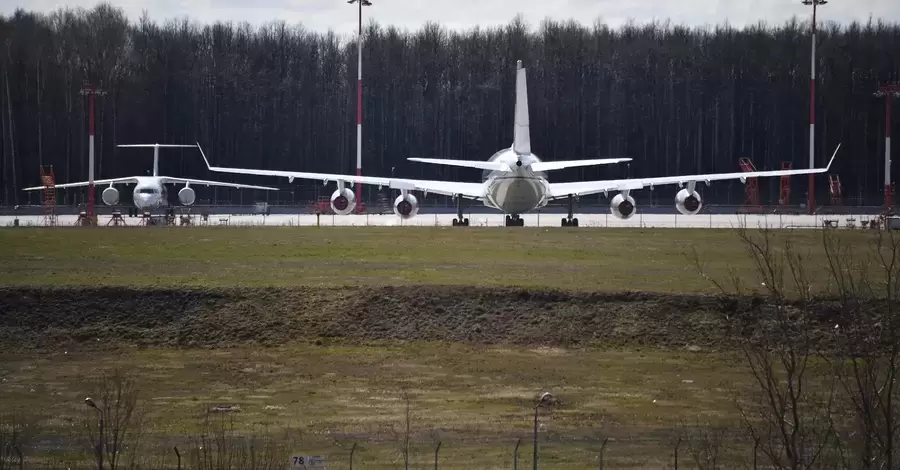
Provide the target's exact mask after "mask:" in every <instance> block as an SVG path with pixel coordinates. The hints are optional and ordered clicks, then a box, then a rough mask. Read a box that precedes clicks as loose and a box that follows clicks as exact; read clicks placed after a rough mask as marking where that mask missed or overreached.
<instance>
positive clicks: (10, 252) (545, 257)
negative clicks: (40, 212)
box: [0, 227, 874, 292]
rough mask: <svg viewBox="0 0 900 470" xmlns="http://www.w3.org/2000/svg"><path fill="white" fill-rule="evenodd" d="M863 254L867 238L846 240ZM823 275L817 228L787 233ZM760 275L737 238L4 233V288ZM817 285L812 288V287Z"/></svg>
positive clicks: (690, 285)
mask: <svg viewBox="0 0 900 470" xmlns="http://www.w3.org/2000/svg"><path fill="white" fill-rule="evenodd" d="M840 236H842V237H846V238H847V239H848V241H850V242H851V243H852V244H853V246H854V248H855V249H865V247H866V246H868V244H869V242H870V240H871V239H872V237H874V235H873V234H871V233H866V232H851V231H846V232H843V231H842V232H841V235H840ZM785 237H792V238H793V239H794V241H795V243H796V246H798V247H800V249H801V250H804V251H808V253H809V255H810V256H809V259H810V261H809V262H810V263H811V265H810V266H809V269H807V272H808V273H810V274H811V275H812V276H814V279H813V281H814V285H816V286H817V287H819V286H824V285H825V282H824V279H825V278H826V277H827V269H826V262H825V260H824V257H823V256H822V255H823V251H822V243H821V237H822V234H821V231H818V230H797V231H791V232H788V231H781V232H778V234H777V235H776V238H777V239H784V238H785ZM694 248H696V249H697V250H698V251H699V252H700V253H701V257H702V259H703V260H704V261H705V262H707V263H708V266H707V268H708V270H709V272H710V274H711V275H713V276H715V277H718V278H720V279H724V278H725V277H726V276H727V271H728V268H729V267H734V268H736V269H737V270H738V273H740V275H741V276H742V277H744V280H746V281H749V282H750V283H751V285H752V284H753V282H754V281H755V270H754V266H753V265H752V262H751V260H750V258H749V257H748V256H747V254H746V251H745V246H744V245H743V244H742V243H741V241H740V240H739V239H738V237H737V235H736V234H735V233H734V232H733V231H732V230H724V229H723V230H716V229H590V228H579V229H573V230H564V229H557V228H554V229H547V228H527V227H525V228H514V229H466V228H461V227H444V228H441V227H403V228H393V227H365V228H357V227H300V228H289V227H257V228H219V227H210V228H201V227H193V228H126V229H114V228H99V229H84V228H74V227H73V228H53V229H47V228H18V229H9V230H2V231H0V264H2V265H3V266H4V269H3V270H2V271H0V284H7V285H22V284H91V285H97V284H106V285H134V286H149V285H153V286H235V285H241V286H295V285H331V286H333V285H359V284H364V285H408V284H449V285H479V286H523V287H542V288H560V289H566V290H581V291H598V290H602V291H621V290H644V291H657V292H711V291H712V288H711V286H710V284H709V283H708V282H705V281H703V280H701V279H700V278H699V277H698V275H697V273H696V270H695V268H694V266H693V263H692V262H691V261H690V260H689V259H688V258H689V256H690V254H691V252H692V250H693V249H694ZM817 280H818V281H821V282H815V281H817Z"/></svg>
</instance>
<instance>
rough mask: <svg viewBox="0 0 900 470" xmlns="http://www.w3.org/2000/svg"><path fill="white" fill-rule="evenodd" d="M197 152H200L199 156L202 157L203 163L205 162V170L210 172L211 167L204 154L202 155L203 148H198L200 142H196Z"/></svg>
mask: <svg viewBox="0 0 900 470" xmlns="http://www.w3.org/2000/svg"><path fill="white" fill-rule="evenodd" d="M197 150H200V155H201V156H202V157H203V161H204V162H206V169H207V170H212V167H211V166H210V165H209V160H207V159H206V154H205V153H203V148H202V147H200V142H197Z"/></svg>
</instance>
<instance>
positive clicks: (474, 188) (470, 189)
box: [197, 143, 484, 199]
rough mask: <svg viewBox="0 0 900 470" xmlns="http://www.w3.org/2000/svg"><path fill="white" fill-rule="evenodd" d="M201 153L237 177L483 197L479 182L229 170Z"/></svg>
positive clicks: (475, 197)
mask: <svg viewBox="0 0 900 470" xmlns="http://www.w3.org/2000/svg"><path fill="white" fill-rule="evenodd" d="M197 148H199V149H200V154H201V155H203V161H205V162H206V167H207V168H209V170H210V171H215V172H220V173H236V174H239V175H261V176H280V177H283V178H287V179H288V181H290V182H293V181H294V178H300V179H307V180H319V181H323V182H326V183H327V182H328V181H346V182H349V183H357V182H358V183H362V184H371V185H375V186H379V187H381V186H387V187H389V188H393V189H406V190H410V191H422V192H425V193H435V194H442V195H445V196H455V195H457V194H460V195H463V196H465V197H468V198H473V199H480V198H483V197H484V185H483V184H481V183H462V182H455V181H432V180H413V179H404V178H384V177H380V176H354V175H335V174H329V173H306V172H302V171H284V170H254V169H248V168H228V167H219V166H212V165H210V164H209V160H207V159H206V155H205V154H204V153H203V149H202V148H200V144H199V143H198V144H197Z"/></svg>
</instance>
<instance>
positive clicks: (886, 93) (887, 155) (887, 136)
mask: <svg viewBox="0 0 900 470" xmlns="http://www.w3.org/2000/svg"><path fill="white" fill-rule="evenodd" d="M875 96H877V97H879V98H881V97H884V210H885V212H886V213H891V212H892V207H893V205H894V188H893V185H892V184H891V102H892V101H893V99H894V98H900V83H897V84H893V85H882V86H880V87H878V91H876V92H875Z"/></svg>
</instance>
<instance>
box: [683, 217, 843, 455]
mask: <svg viewBox="0 0 900 470" xmlns="http://www.w3.org/2000/svg"><path fill="white" fill-rule="evenodd" d="M735 232H736V234H737V236H738V237H739V238H740V240H741V243H742V244H743V245H744V247H745V248H746V251H747V253H748V255H749V256H750V258H751V260H752V261H753V263H754V267H755V273H756V274H757V275H758V278H759V286H761V291H762V292H761V293H760V292H759V291H757V290H756V289H753V291H750V290H748V289H747V288H745V287H744V286H743V285H742V283H741V282H740V280H739V277H738V276H737V274H736V273H735V272H734V271H733V270H732V274H731V277H730V279H729V280H728V281H727V282H723V281H721V280H715V279H711V278H710V277H709V276H707V275H706V274H705V269H704V267H703V263H702V262H701V261H700V258H699V255H698V254H697V252H696V250H695V251H694V260H695V263H696V266H697V268H698V270H699V272H700V274H701V276H703V277H704V278H706V279H708V280H710V281H711V282H712V283H713V284H714V285H715V286H717V287H718V288H719V290H720V292H721V293H722V294H723V296H724V297H726V298H728V300H727V301H726V303H723V308H722V311H723V315H724V318H723V320H724V322H725V324H726V325H727V327H728V328H732V329H733V333H734V335H733V336H734V337H736V338H737V339H738V347H739V350H740V351H741V354H742V356H743V358H744V362H745V364H746V365H747V366H748V367H749V369H750V372H751V376H752V377H753V381H754V384H755V387H754V388H753V389H752V390H745V391H743V392H742V393H740V396H739V399H737V400H735V404H736V406H737V408H738V411H739V412H740V415H741V417H742V420H743V423H744V425H745V426H746V427H747V429H748V430H749V432H750V435H751V437H752V439H753V440H754V442H756V443H758V448H759V452H761V453H762V455H763V456H764V457H765V459H766V460H767V461H768V463H769V464H770V465H772V466H773V467H775V468H789V469H792V470H797V469H808V468H821V465H820V464H821V459H822V454H823V451H824V450H825V449H826V447H827V446H828V445H829V444H833V436H834V432H833V427H832V425H833V423H834V419H833V416H832V413H833V410H834V406H835V404H834V400H835V390H836V389H837V387H836V385H835V383H834V378H833V376H831V374H817V373H816V372H815V371H811V368H812V367H814V366H815V365H816V364H815V362H816V359H817V358H818V357H820V356H819V355H818V351H817V349H816V348H817V346H818V345H820V341H819V340H820V338H819V337H817V336H816V332H817V331H818V330H819V329H818V328H817V319H816V318H815V313H814V312H813V310H812V308H811V306H812V300H813V299H812V286H811V283H810V281H809V277H808V273H807V272H806V266H807V265H806V259H807V258H808V256H809V255H808V254H806V253H801V252H800V251H798V250H797V249H796V247H795V246H794V244H793V243H792V241H791V238H790V236H789V234H788V236H787V237H785V238H784V240H783V241H782V242H781V243H776V241H775V236H774V234H773V231H772V230H770V229H768V228H762V229H759V230H756V231H752V232H751V231H750V230H748V229H747V228H746V227H744V226H741V227H738V228H737V229H736V231H735ZM760 297H761V298H760ZM735 298H737V299H738V302H739V304H738V306H739V307H740V308H742V309H743V310H744V312H742V314H740V315H733V313H734V312H729V309H730V308H732V307H733V306H734V305H735V304H734V303H733V301H734V299H735ZM748 299H749V300H748ZM748 304H749V305H748Z"/></svg>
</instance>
